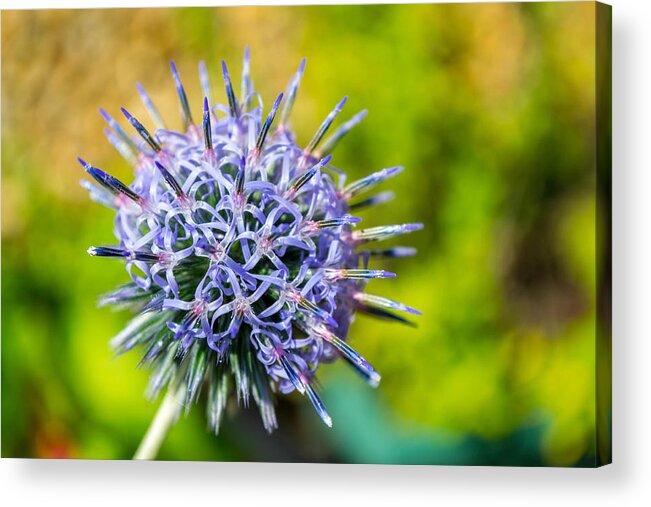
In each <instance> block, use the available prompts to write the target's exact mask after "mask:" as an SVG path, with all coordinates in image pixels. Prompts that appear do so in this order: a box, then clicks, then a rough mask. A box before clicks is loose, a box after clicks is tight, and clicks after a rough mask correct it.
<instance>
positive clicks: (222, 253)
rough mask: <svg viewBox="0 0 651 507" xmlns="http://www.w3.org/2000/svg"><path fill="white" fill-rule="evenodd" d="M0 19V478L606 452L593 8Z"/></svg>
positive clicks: (606, 52)
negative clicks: (35, 463) (27, 469)
mask: <svg viewBox="0 0 651 507" xmlns="http://www.w3.org/2000/svg"><path fill="white" fill-rule="evenodd" d="M2 28H3V29H2V105H3V110H2V168H3V172H2V182H3V185H2V298H3V305H2V455H3V456H4V457H32V458H54V457H58V458H88V459H129V458H132V457H134V456H135V457H137V458H144V459H161V460H214V461H300V462H328V463H386V464H449V465H523V466H531V465H538V466H596V465H600V464H604V463H607V462H609V461H610V345H609V344H610V310H609V308H610V8H609V7H607V6H604V5H599V4H595V3H593V2H568V3H521V4H518V3H508V4H507V3H494V4H446V5H382V6H372V5H369V6H311V7H243V8H240V7H235V8H182V9H129V10H117V9H111V10H58V11H38V10H36V11H11V12H9V11H5V12H3V13H2ZM35 48H38V49H37V50H35ZM222 60H223V63H222ZM170 61H172V62H173V63H172V65H171V66H170ZM80 180H81V185H80ZM88 254H90V255H88ZM98 302H99V305H98ZM115 310H118V311H115ZM595 372H596V374H595Z"/></svg>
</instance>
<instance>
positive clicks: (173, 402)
mask: <svg viewBox="0 0 651 507" xmlns="http://www.w3.org/2000/svg"><path fill="white" fill-rule="evenodd" d="M184 393H185V390H184V389H183V384H182V383H181V385H180V386H175V387H174V388H171V389H168V391H167V394H165V398H163V402H162V403H161V405H160V408H159V409H158V412H156V415H155V416H154V419H153V421H152V422H151V425H150V426H149V429H147V433H145V437H144V438H143V439H142V442H140V445H139V446H138V450H137V451H136V454H135V455H134V456H133V459H138V460H153V459H156V455H157V454H158V450H159V449H160V446H161V445H162V443H163V440H165V436H166V435H167V432H168V431H169V429H170V427H171V426H172V424H174V422H175V421H176V418H177V417H178V415H179V412H180V409H181V406H180V405H182V403H183V395H184Z"/></svg>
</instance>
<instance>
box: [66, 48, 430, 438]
mask: <svg viewBox="0 0 651 507" xmlns="http://www.w3.org/2000/svg"><path fill="white" fill-rule="evenodd" d="M171 67H172V75H173V78H174V84H175V87H176V91H177V94H178V97H179V103H180V110H181V116H182V121H183V125H184V131H183V132H178V131H174V130H168V129H167V128H166V127H165V124H164V123H163V119H162V118H161V116H160V114H159V112H158V110H157V109H156V107H155V105H154V104H153V102H152V101H151V99H150V98H149V95H148V94H147V92H146V91H145V89H144V88H143V87H142V85H140V84H138V85H137V88H138V92H139V95H140V97H141V99H142V102H143V104H144V106H145V108H146V109H147V111H148V112H149V115H150V116H151V120H152V122H153V124H154V125H155V129H152V130H148V129H147V127H146V126H145V125H144V123H141V121H140V120H138V119H136V118H135V117H134V116H132V115H131V114H130V113H129V112H128V111H127V110H126V109H124V108H121V111H122V113H123V115H124V117H125V118H126V120H127V122H128V123H129V124H130V126H128V127H127V128H123V127H122V126H121V125H120V124H119V123H118V121H117V120H116V119H114V118H113V117H112V116H110V115H109V114H108V113H107V112H106V111H104V110H103V109H100V112H101V114H102V116H103V117H104V118H105V120H106V121H107V123H108V128H107V129H106V135H107V137H108V140H109V141H110V142H111V144H113V146H114V147H115V148H116V149H117V151H118V152H119V153H120V154H121V155H122V156H123V157H124V158H125V159H126V160H127V161H128V162H130V163H131V164H132V165H133V166H134V168H135V179H134V181H133V182H132V183H131V184H130V185H127V184H125V183H123V182H121V181H119V180H118V179H117V178H114V177H113V176H111V175H109V174H107V173H105V172H104V171H102V170H100V169H98V168H96V167H93V166H92V165H90V164H88V163H87V162H85V161H84V160H82V159H79V162H80V163H81V165H82V166H83V167H84V169H85V170H86V172H87V173H88V174H89V175H90V176H91V177H92V179H93V180H94V181H93V182H91V181H87V180H84V181H82V185H83V186H84V188H86V189H87V190H88V191H89V193H90V196H91V198H92V199H93V200H95V201H97V202H99V203H101V204H104V205H106V206H108V207H110V208H112V209H114V210H115V213H116V215H115V235H116V238H117V242H118V244H117V245H111V246H96V247H91V248H89V249H88V253H89V254H90V255H93V256H97V257H115V258H119V259H122V260H123V261H125V262H126V268H127V272H128V273H129V276H130V277H131V282H129V283H127V284H125V285H122V286H120V287H119V288H118V289H117V290H115V291H113V292H111V293H109V294H106V295H105V296H104V297H103V298H102V300H101V303H102V304H117V305H120V306H123V307H128V308H131V309H133V310H135V311H136V312H137V316H136V317H135V318H134V319H133V320H132V321H131V322H130V323H129V324H128V326H127V327H126V328H125V329H124V330H123V331H122V332H121V333H120V334H119V335H118V336H116V337H115V338H114V339H113V340H112V345H113V346H114V347H115V349H116V350H117V352H119V353H122V352H125V351H128V350H131V349H133V348H136V347H139V348H141V349H143V350H144V356H143V359H142V363H143V364H146V365H148V366H149V367H150V368H151V370H152V375H151V382H150V386H149V393H150V395H152V396H156V395H157V394H158V393H159V392H160V391H161V390H163V389H165V388H172V387H175V388H177V387H179V386H180V388H182V389H184V392H185V393H186V395H185V406H186V408H187V407H189V406H190V405H191V404H192V403H193V402H194V401H196V399H197V397H198V395H199V392H200V390H201V389H202V388H204V389H206V390H207V400H208V402H207V415H208V420H209V424H210V426H211V428H212V429H213V430H214V431H215V432H217V431H218V430H219V425H220V420H221V418H222V415H223V412H224V408H225V405H226V402H227V398H228V396H229V395H230V394H231V392H232V391H233V390H234V391H235V393H236V394H237V399H238V401H241V402H242V403H243V404H244V405H248V403H249V398H250V397H251V396H252V397H253V399H254V401H255V402H256V404H257V405H258V407H259V411H260V414H261V416H262V420H263V423H264V426H265V428H266V429H267V430H268V431H272V430H273V429H274V428H276V426H277V422H276V416H275V412H274V397H275V393H277V392H281V393H290V392H292V391H294V390H296V391H298V392H299V393H301V394H303V395H305V396H307V397H308V399H309V400H310V402H311V403H312V404H313V405H314V407H315V409H316V411H317V413H318V415H319V416H320V417H321V419H322V420H323V421H324V422H325V423H326V424H327V425H328V426H331V424H332V422H331V419H330V416H329V415H328V413H327V411H326V408H325V406H324V405H323V403H322V402H321V400H320V399H319V396H318V394H317V392H316V385H317V383H316V373H317V371H318V368H319V365H320V364H321V363H323V362H328V361H331V360H333V359H336V358H337V357H341V358H343V359H344V360H345V361H346V362H348V363H349V364H350V365H351V366H352V367H353V368H354V369H355V370H356V371H357V372H358V373H359V374H360V375H361V376H362V378H364V379H365V380H366V381H367V382H368V383H369V384H370V385H372V386H377V385H378V383H379V381H380V375H379V373H378V372H377V371H375V369H374V368H373V367H372V366H371V365H370V364H369V363H368V362H367V361H366V360H365V359H364V358H363V357H362V356H360V355H359V354H358V353H357V352H356V351H355V350H353V349H352V348H351V347H350V346H349V345H348V344H347V343H346V341H345V340H346V335H347V332H348V328H349V326H350V324H351V323H352V321H353V318H354V314H355V312H356V311H362V312H366V313H369V314H371V315H375V316H379V317H383V318H389V319H393V320H398V321H402V322H406V323H409V321H408V320H406V319H405V318H404V317H402V316H400V315H399V314H398V313H395V312H404V313H408V314H419V312H418V311H417V310H414V309H413V308H410V307H408V306H405V305H403V304H401V303H398V302H395V301H392V300H390V299H387V298H384V297H380V296H376V295H372V294H368V293H367V292H366V291H365V287H366V284H367V282H368V281H369V280H371V279H374V278H391V277H394V276H395V275H394V274H393V273H390V272H387V271H382V270H377V269H370V268H369V261H370V260H371V259H372V258H373V257H378V256H379V257H403V256H408V255H413V254H414V253H415V252H414V250H413V249H409V248H405V247H393V248H389V249H385V250H379V249H367V247H368V244H369V243H372V242H376V241H381V240H384V239H387V238H390V237H393V236H396V235H400V234H405V233H408V232H412V231H415V230H417V229H420V228H421V227H422V225H421V224H405V225H387V226H380V227H370V228H359V227H358V224H359V222H360V218H358V217H357V216H355V215H354V214H352V213H354V212H357V210H359V209H361V208H363V207H365V206H371V205H374V204H377V203H380V202H384V201H386V200H388V199H389V198H390V197H391V196H390V195H387V193H386V192H384V193H379V194H376V195H375V196H371V197H368V195H366V196H365V195H363V194H364V193H366V192H367V191H368V190H370V189H371V188H372V187H374V186H376V185H378V184H380V183H382V182H383V181H384V180H386V179H388V178H391V177H393V176H395V175H396V174H398V173H400V172H401V171H402V167H391V168H387V169H382V170H380V171H377V172H374V173H373V174H371V175H369V176H367V177H365V178H362V179H360V180H358V181H355V182H352V183H348V184H346V178H345V175H344V173H343V172H342V171H340V170H338V169H337V168H336V167H335V166H334V165H333V158H332V155H330V153H331V152H332V150H333V149H334V148H335V146H336V144H337V143H338V142H339V141H340V140H341V138H342V137H344V135H345V134H346V133H347V132H348V131H349V130H350V129H351V128H352V127H353V126H355V125H356V124H357V123H359V122H360V121H361V120H362V119H363V118H364V116H365V115H366V112H365V111H363V112H361V113H358V114H357V115H355V116H353V117H352V118H351V119H350V120H348V121H347V122H345V123H343V124H342V125H341V126H340V127H339V128H338V129H335V130H334V132H332V133H331V135H330V136H329V137H326V135H327V134H328V132H329V131H330V129H331V126H332V124H333V123H334V121H335V120H336V117H337V116H338V114H339V113H340V111H341V109H342V108H343V107H344V104H345V102H346V99H345V98H344V99H343V100H342V101H340V102H339V103H338V104H337V105H336V107H335V108H334V109H333V110H332V112H331V113H330V114H329V115H328V116H327V117H326V119H325V120H324V121H323V123H322V124H321V125H320V126H319V128H318V129H317V131H316V134H315V135H314V136H313V137H312V139H311V140H310V142H309V143H308V144H307V146H306V147H305V148H301V147H299V146H298V145H297V144H296V142H295V137H294V134H293V132H292V131H291V130H290V128H289V124H288V120H289V116H290V113H291V109H292V106H293V103H294V100H295V98H296V93H297V90H298V87H299V84H300V80H301V76H302V74H303V70H304V67H305V60H303V61H302V62H301V65H300V67H299V70H298V72H297V73H296V75H295V76H294V77H293V79H292V80H291V81H290V83H289V86H288V89H287V91H286V93H285V94H280V95H279V96H278V97H277V99H276V100H275V102H274V103H273V105H272V107H271V108H270V109H269V110H268V111H265V110H264V108H263V106H262V103H261V99H260V97H259V95H258V94H257V93H256V92H255V91H254V90H253V88H252V82H251V79H250V76H249V68H250V63H249V55H248V50H247V52H246V53H245V60H244V66H243V69H244V70H243V76H242V88H241V92H242V95H241V96H240V97H239V99H238V97H236V96H235V93H234V91H233V85H232V82H231V78H230V75H229V73H228V69H227V67H226V64H225V63H224V62H222V70H223V80H224V85H225V88H226V96H227V99H228V101H227V102H228V104H227V105H211V87H210V80H209V77H208V73H207V71H206V66H205V64H203V62H202V63H201V64H200V65H199V75H200V80H201V87H202V89H203V94H204V100H203V114H202V122H201V125H197V124H196V123H195V122H194V119H193V116H192V114H191V112H190V107H189V103H188V99H187V96H186V93H185V90H184V88H183V84H182V81H181V78H180V75H179V73H178V71H177V69H176V66H175V65H174V63H172V64H171ZM128 130H132V131H133V135H130V134H128V133H127V131H128ZM360 196H361V197H360ZM231 379H233V380H234V382H233V384H234V385H233V388H231Z"/></svg>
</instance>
